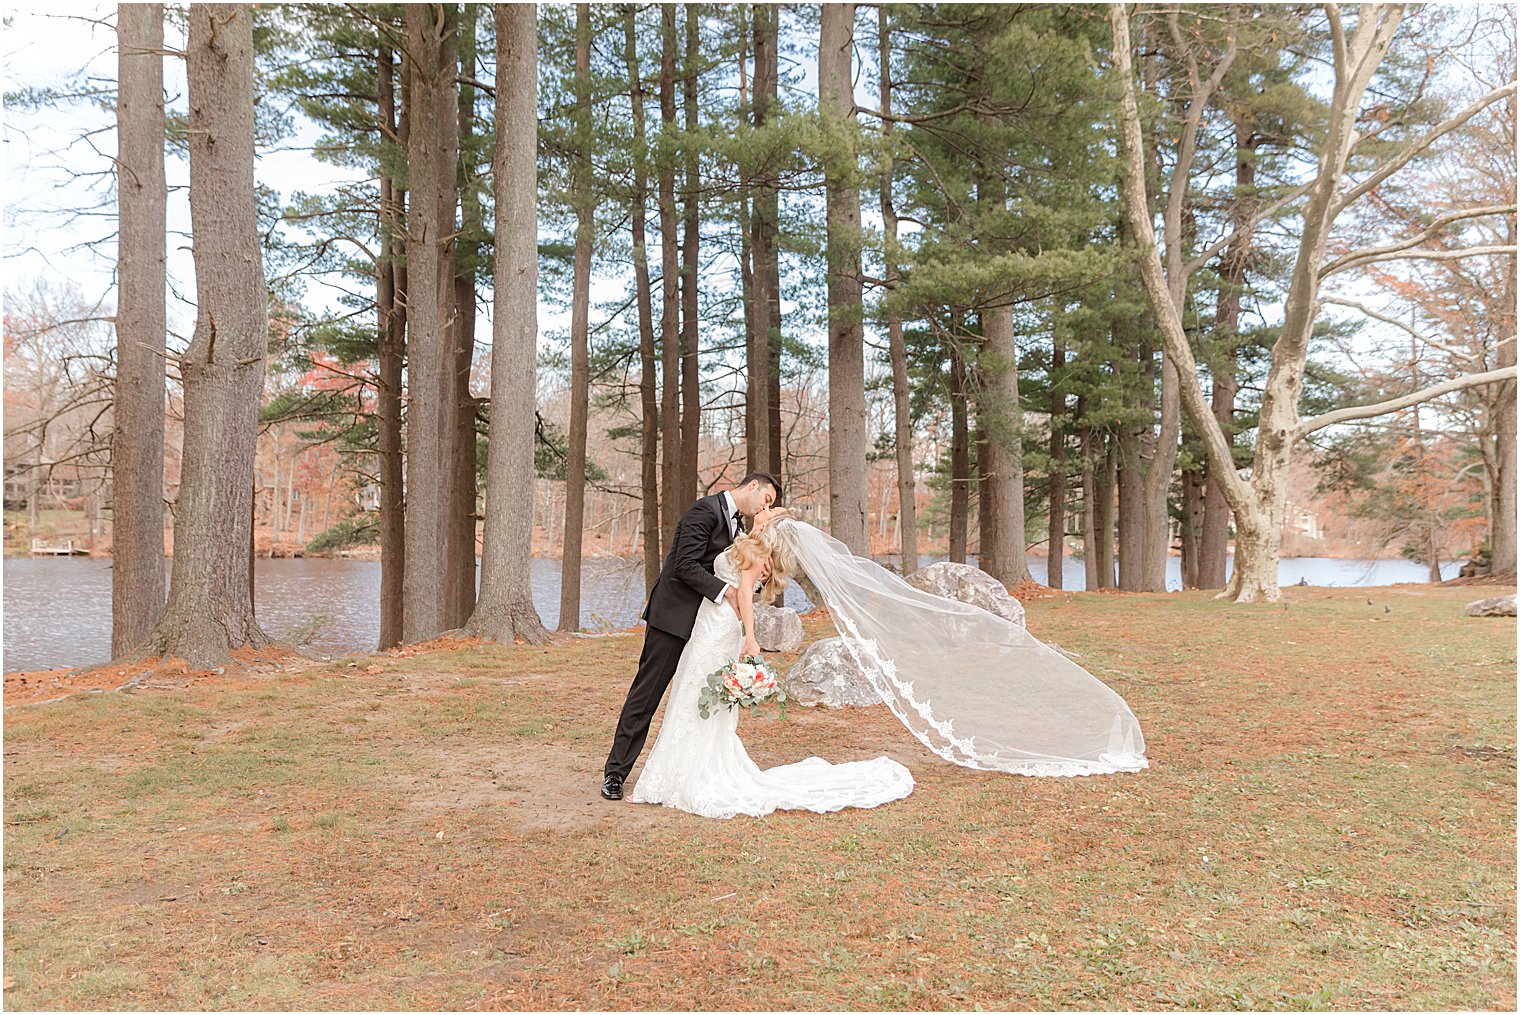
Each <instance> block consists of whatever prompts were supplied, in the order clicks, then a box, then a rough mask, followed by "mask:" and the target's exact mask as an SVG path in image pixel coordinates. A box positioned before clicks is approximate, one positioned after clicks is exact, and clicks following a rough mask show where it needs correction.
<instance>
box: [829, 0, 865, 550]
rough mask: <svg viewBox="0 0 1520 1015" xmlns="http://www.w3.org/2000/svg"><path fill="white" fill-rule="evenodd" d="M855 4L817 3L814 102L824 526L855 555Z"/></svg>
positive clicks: (861, 411) (858, 463)
mask: <svg viewBox="0 0 1520 1015" xmlns="http://www.w3.org/2000/svg"><path fill="white" fill-rule="evenodd" d="M854 38H855V5H854V4H824V5H823V11H822V20H821V23H820V28H819V42H818V101H819V111H820V112H821V113H822V116H823V120H824V124H825V129H826V130H828V131H829V132H830V134H831V136H833V137H834V138H835V141H836V144H835V146H834V155H833V157H832V158H829V159H826V160H825V163H824V189H825V204H826V211H825V214H826V220H827V234H828V236H827V245H828V300H829V527H830V530H831V531H832V533H833V535H834V537H835V538H836V539H838V540H839V541H840V542H842V543H844V544H845V545H846V546H847V547H849V548H850V549H851V551H853V552H854V553H856V554H859V555H862V556H864V555H865V554H866V553H867V552H868V551H869V546H868V544H867V541H866V463H867V458H868V456H869V454H870V443H869V441H868V439H867V436H866V426H865V415H866V413H865V405H866V381H865V331H864V317H865V310H864V301H863V299H862V295H861V280H860V192H859V191H858V190H857V189H856V186H855V183H854V176H855V170H856V166H855V151H856V145H855V126H856V125H855V93H854V90H853V84H852V77H851V63H852V59H851V58H852V56H853V52H854Z"/></svg>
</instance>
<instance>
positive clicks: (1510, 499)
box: [1489, 97, 1517, 574]
mask: <svg viewBox="0 0 1520 1015" xmlns="http://www.w3.org/2000/svg"><path fill="white" fill-rule="evenodd" d="M1514 114H1515V102H1514V99H1513V97H1512V98H1511V99H1510V101H1509V115H1510V123H1511V124H1513V123H1514ZM1510 136H1511V137H1513V136H1514V135H1513V132H1512V133H1511V135H1510ZM1507 228H1508V230H1509V237H1508V243H1509V245H1510V246H1511V247H1513V246H1514V245H1515V219H1514V217H1513V216H1510V218H1509V222H1508V226H1507ZM1510 264H1511V269H1510V270H1509V271H1506V272H1505V273H1504V293H1503V296H1502V302H1501V304H1500V305H1501V306H1502V307H1503V308H1504V309H1503V312H1502V313H1501V314H1500V315H1499V320H1498V325H1499V329H1498V330H1499V339H1500V343H1501V344H1500V345H1499V355H1498V357H1497V360H1498V361H1497V363H1496V364H1495V365H1496V366H1497V367H1498V368H1500V369H1502V368H1505V367H1514V366H1515V344H1516V338H1515V273H1514V270H1513V264H1514V262H1513V261H1511V262H1510ZM1492 397H1493V398H1494V401H1495V403H1496V404H1497V406H1498V411H1497V412H1496V413H1495V414H1494V438H1495V439H1494V459H1495V462H1496V464H1497V468H1496V469H1495V472H1496V476H1495V482H1494V497H1493V503H1494V508H1493V514H1492V516H1491V518H1490V520H1489V533H1490V535H1489V561H1490V563H1489V570H1490V571H1491V572H1492V573H1494V574H1514V573H1515V524H1516V519H1515V484H1516V476H1517V473H1516V471H1515V470H1516V462H1515V381H1514V379H1513V378H1511V379H1510V380H1507V381H1502V382H1500V383H1499V384H1496V385H1495V386H1494V395H1493V396H1492Z"/></svg>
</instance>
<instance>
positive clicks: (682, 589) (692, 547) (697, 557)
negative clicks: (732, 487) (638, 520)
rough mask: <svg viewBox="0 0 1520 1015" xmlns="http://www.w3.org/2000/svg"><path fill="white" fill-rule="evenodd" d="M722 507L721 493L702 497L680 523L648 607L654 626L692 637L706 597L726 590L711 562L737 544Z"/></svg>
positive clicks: (646, 613) (648, 617)
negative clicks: (698, 614)
mask: <svg viewBox="0 0 1520 1015" xmlns="http://www.w3.org/2000/svg"><path fill="white" fill-rule="evenodd" d="M723 508H724V503H723V494H721V493H718V494H714V495H712V496H711V497H702V498H700V499H699V500H698V501H697V502H696V503H695V504H693V505H692V506H691V507H689V508H687V509H686V513H685V514H684V515H682V516H681V520H680V521H679V522H678V523H676V537H675V539H674V540H673V541H672V542H671V544H670V553H669V554H668V555H667V556H666V557H665V566H664V568H662V569H661V570H660V576H659V578H657V579H656V580H655V583H654V588H652V589H650V590H649V602H648V604H647V605H646V606H645V607H644V620H645V622H646V623H648V624H649V626H650V627H657V628H659V629H660V630H661V631H664V632H666V633H667V634H673V635H675V636H676V637H677V638H690V637H691V629H692V626H693V625H695V624H696V622H697V610H698V609H699V608H700V607H701V605H702V600H704V599H712V598H713V597H714V596H716V595H717V594H718V593H720V592H722V591H723V586H724V584H726V583H725V582H724V581H723V579H722V578H719V577H718V576H717V575H715V574H714V573H713V561H714V560H716V559H717V557H718V554H720V553H722V552H723V551H724V550H726V549H728V547H729V545H730V544H731V543H732V542H733V539H732V538H730V536H729V534H728V518H726V517H724V514H723Z"/></svg>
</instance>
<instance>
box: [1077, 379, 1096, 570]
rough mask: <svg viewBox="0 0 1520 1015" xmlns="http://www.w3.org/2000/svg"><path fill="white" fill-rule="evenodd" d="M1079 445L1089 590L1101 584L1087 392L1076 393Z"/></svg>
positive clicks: (1083, 539) (1083, 530)
mask: <svg viewBox="0 0 1520 1015" xmlns="http://www.w3.org/2000/svg"><path fill="white" fill-rule="evenodd" d="M1077 423H1078V426H1077V448H1078V452H1079V454H1080V455H1081V456H1082V479H1081V483H1082V570H1083V578H1084V582H1085V584H1084V587H1085V588H1086V589H1087V591H1089V592H1091V591H1092V590H1094V589H1096V588H1097V587H1098V515H1097V506H1098V505H1097V497H1098V487H1097V483H1096V482H1095V481H1094V478H1095V477H1094V476H1093V430H1092V426H1091V425H1090V424H1089V423H1088V421H1087V396H1086V395H1078V396H1077Z"/></svg>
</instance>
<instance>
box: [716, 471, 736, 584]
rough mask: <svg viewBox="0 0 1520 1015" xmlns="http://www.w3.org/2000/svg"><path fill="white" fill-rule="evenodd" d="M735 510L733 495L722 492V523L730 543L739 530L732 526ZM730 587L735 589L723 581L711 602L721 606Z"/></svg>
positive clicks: (726, 580) (725, 491)
mask: <svg viewBox="0 0 1520 1015" xmlns="http://www.w3.org/2000/svg"><path fill="white" fill-rule="evenodd" d="M737 510H739V505H737V504H735V503H734V496H733V494H731V493H729V492H728V491H727V490H724V491H723V521H724V522H726V523H727V525H728V538H729V541H730V542H732V541H733V540H735V539H737V538H739V528H738V526H736V525H735V524H734V512H735V511H737ZM731 587H735V586H734V583H733V582H731V581H729V580H728V579H727V578H725V579H723V588H722V589H721V590H719V592H718V594H717V595H715V596H713V602H715V603H717V604H718V605H719V606H722V605H723V596H724V594H725V593H727V592H728V590H729V589H730V588H731Z"/></svg>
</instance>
